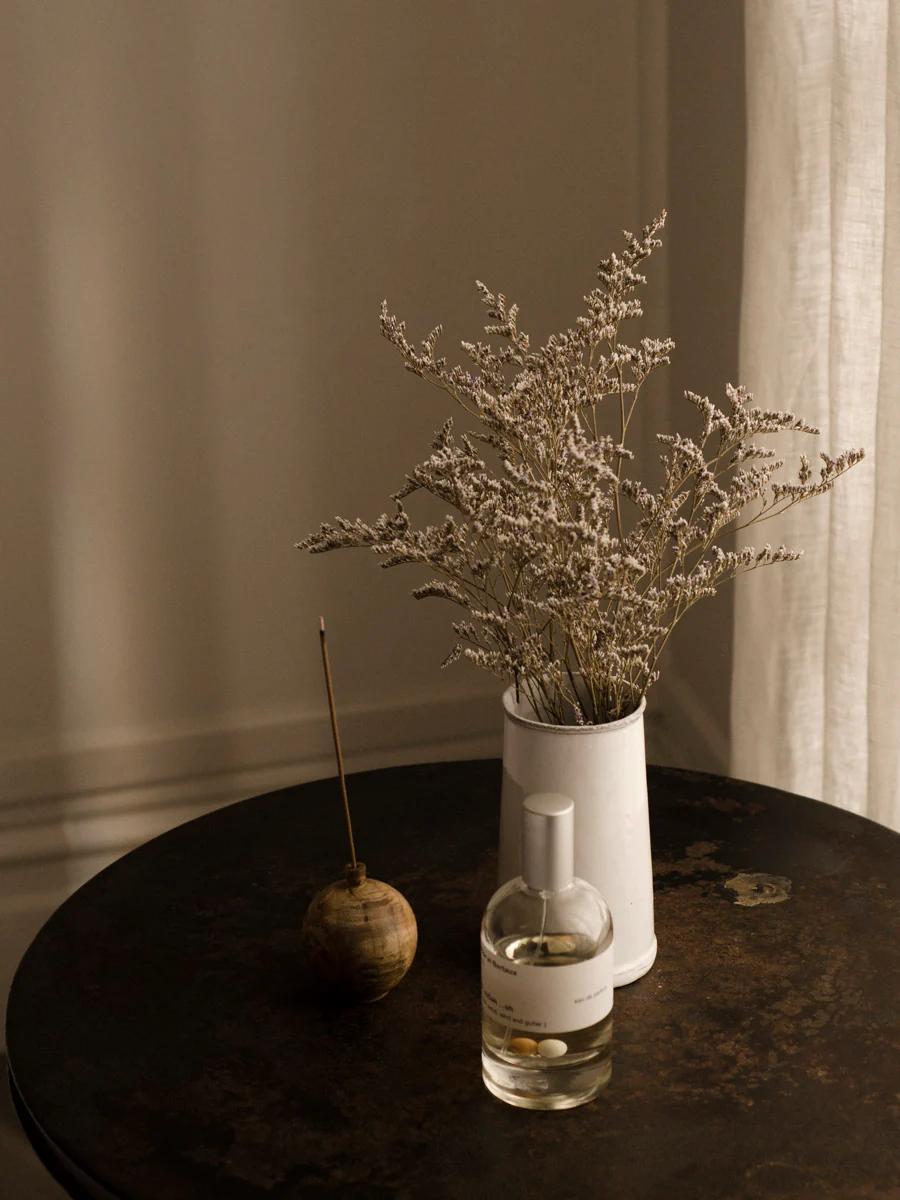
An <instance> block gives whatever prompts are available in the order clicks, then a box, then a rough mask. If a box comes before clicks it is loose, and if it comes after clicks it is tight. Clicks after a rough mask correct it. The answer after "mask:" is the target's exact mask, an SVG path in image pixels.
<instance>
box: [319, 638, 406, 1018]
mask: <svg viewBox="0 0 900 1200" xmlns="http://www.w3.org/2000/svg"><path fill="white" fill-rule="evenodd" d="M319 637H320V640H321V646H322V667H323V669H324V672H325V687H326V689H327V692H328V711H329V713H330V715H331V733H332V737H333V738H334V754H335V758H336V760H337V769H338V779H339V781H340V786H341V798H342V799H343V802H344V820H345V822H346V827H347V839H348V841H349V843H350V859H351V861H350V862H349V863H348V864H347V866H346V867H345V868H344V878H343V879H339V880H338V881H337V882H336V883H329V884H328V886H327V887H324V888H322V890H321V891H320V892H317V893H316V894H315V896H313V898H312V901H311V903H310V906H309V908H308V909H307V911H306V916H305V917H304V919H303V927H302V929H301V932H300V940H301V944H302V948H303V955H304V958H305V959H306V965H307V968H308V969H309V972H310V974H311V975H312V976H313V979H314V980H315V982H317V983H318V984H320V985H321V986H323V987H325V988H329V989H331V990H333V991H335V992H337V993H338V994H340V995H341V996H342V997H343V998H344V999H347V1000H360V1001H363V1002H364V1003H370V1002H371V1001H373V1000H380V999H381V997H382V996H386V995H387V993H388V992H389V991H390V990H391V988H395V987H396V986H397V984H398V983H399V982H400V980H401V979H402V978H403V976H404V975H405V974H406V972H407V971H408V970H409V968H410V964H411V963H412V960H413V958H414V957H415V953H416V945H417V943H418V930H417V928H416V918H415V916H414V915H413V910H412V909H411V908H410V907H409V904H408V903H407V901H406V900H405V899H404V897H403V896H401V895H400V893H399V892H398V891H397V890H396V888H392V887H391V886H390V885H389V884H387V883H382V882H381V880H380V879H369V878H367V876H366V864H365V863H362V862H358V861H357V858H356V845H355V843H354V841H353V825H352V823H351V821H350V803H349V801H348V799H347V781H346V777H345V775H344V756H343V753H342V752H341V738H340V733H339V732H338V723H337V713H336V711H335V705H334V688H333V686H332V682H331V666H330V664H329V661H328V646H327V643H326V641H325V620H324V618H320V619H319Z"/></svg>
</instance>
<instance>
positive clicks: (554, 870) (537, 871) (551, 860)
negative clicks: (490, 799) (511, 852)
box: [522, 792, 575, 892]
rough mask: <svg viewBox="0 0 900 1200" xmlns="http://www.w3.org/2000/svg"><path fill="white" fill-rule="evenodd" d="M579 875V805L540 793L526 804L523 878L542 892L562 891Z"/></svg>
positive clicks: (549, 793) (552, 795)
mask: <svg viewBox="0 0 900 1200" xmlns="http://www.w3.org/2000/svg"><path fill="white" fill-rule="evenodd" d="M574 876H575V805H574V803H573V802H572V800H571V799H570V798H569V797H568V796H560V795H558V794H556V793H555V792H538V793H536V794H535V795H533V796H526V798H525V802H524V804H523V805H522V879H523V880H524V882H525V885H526V887H530V888H533V889H534V890H535V891H538V892H559V891H561V890H562V889H563V888H565V887H568V886H569V884H570V883H571V882H572V880H573V878H574Z"/></svg>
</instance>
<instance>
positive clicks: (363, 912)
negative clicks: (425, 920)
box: [301, 862, 418, 1003]
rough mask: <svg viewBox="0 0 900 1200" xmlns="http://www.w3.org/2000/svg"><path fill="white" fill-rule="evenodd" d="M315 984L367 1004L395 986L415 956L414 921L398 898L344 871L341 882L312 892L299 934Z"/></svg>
mask: <svg viewBox="0 0 900 1200" xmlns="http://www.w3.org/2000/svg"><path fill="white" fill-rule="evenodd" d="M301 940H302V944H303V952H304V957H305V959H306V963H307V966H308V967H309V969H310V970H311V971H312V972H313V973H314V975H315V977H316V980H317V981H318V982H319V983H320V984H321V985H322V986H324V987H327V988H330V989H333V990H334V991H336V992H338V993H339V994H340V995H341V996H342V997H345V998H346V999H349V1000H359V1001H362V1002H364V1003H370V1002H372V1001H373V1000H380V999H381V997H382V996H386V995H387V993H388V992H389V991H390V990H391V989H392V988H395V987H396V986H397V984H398V983H399V982H400V980H401V979H402V978H403V976H404V975H405V974H406V972H407V971H408V970H409V968H410V965H411V963H412V960H413V958H414V957H415V953H416V945H417V942H418V930H417V928H416V918H415V915H414V914H413V910H412V909H411V908H410V906H409V904H408V903H407V901H406V900H405V899H404V897H403V896H401V894H400V893H399V892H398V891H397V890H396V889H395V888H392V887H391V886H390V885H389V884H387V883H382V882H381V880H380V879H369V878H368V877H367V876H366V865H365V863H361V862H358V863H357V864H356V866H355V867H353V866H352V865H348V866H347V869H346V876H345V878H344V879H340V880H338V881H337V882H336V883H330V884H328V886H327V887H324V888H322V890H321V891H320V892H317V893H316V895H315V896H314V897H313V899H312V903H311V904H310V906H309V908H308V909H307V912H306V917H305V918H304V921H303V928H302V930H301Z"/></svg>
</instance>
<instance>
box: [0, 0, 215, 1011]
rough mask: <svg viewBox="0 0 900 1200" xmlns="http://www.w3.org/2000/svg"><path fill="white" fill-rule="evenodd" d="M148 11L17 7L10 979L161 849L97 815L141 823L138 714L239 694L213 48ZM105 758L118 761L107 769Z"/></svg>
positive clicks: (6, 713)
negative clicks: (65, 901)
mask: <svg viewBox="0 0 900 1200" xmlns="http://www.w3.org/2000/svg"><path fill="white" fill-rule="evenodd" d="M133 16H134V14H133V13H131V12H129V11H126V10H124V9H116V8H111V9H107V10H105V16H104V21H105V23H106V29H105V31H104V36H103V37H100V36H98V33H97V27H96V25H95V22H94V21H93V19H91V13H90V12H87V11H86V10H84V9H81V8H63V9H59V8H53V9H42V8H41V7H40V6H27V7H23V8H21V9H20V10H19V11H18V13H15V14H13V13H11V11H10V10H9V9H7V10H6V13H5V21H6V24H7V25H8V26H9V27H10V28H7V29H6V30H5V40H7V39H8V44H11V45H12V46H13V53H11V54H9V56H8V61H9V64H10V69H9V70H7V71H6V72H4V75H3V80H2V83H0V87H2V88H3V90H4V92H5V95H4V98H3V99H4V102H3V104H2V105H0V112H2V118H0V119H2V120H3V121H4V123H8V125H9V130H8V132H9V135H10V139H11V144H12V145H13V146H14V147H15V159H16V161H15V169H14V170H10V171H9V172H8V175H7V180H8V187H7V188H5V189H4V193H3V198H2V201H0V203H2V204H3V206H4V208H5V209H6V213H5V219H3V220H2V221H0V229H2V231H3V233H2V236H3V238H4V243H5V244H4V248H3V254H4V259H5V260H6V263H7V269H6V270H5V271H4V277H5V278H6V279H7V280H12V281H13V283H14V286H13V287H12V288H7V289H5V294H7V295H8V296H10V297H11V298H12V301H13V302H12V303H11V304H10V306H9V308H10V311H9V313H8V314H5V319H4V321H3V322H2V326H3V332H2V336H4V338H8V339H9V340H8V344H7V346H6V347H5V351H6V352H5V353H4V356H3V357H4V369H5V370H6V371H7V372H8V375H7V379H8V384H7V386H8V387H9V388H10V389H11V390H12V392H13V394H14V395H15V405H14V410H13V412H12V414H11V419H10V421H9V429H8V431H7V435H8V437H9V438H10V439H11V444H10V443H9V442H8V443H7V446H6V448H5V451H4V470H3V472H0V479H2V486H4V490H5V487H9V488H10V490H11V495H10V497H9V502H8V503H3V504H2V505H0V521H3V523H4V526H5V527H4V529H3V538H2V542H3V545H4V550H5V552H6V555H7V557H8V560H9V561H10V562H14V563H15V564H16V570H14V571H12V572H9V573H8V576H7V585H6V586H7V589H8V590H7V596H6V599H7V609H6V612H7V621H6V623H5V624H6V628H7V635H8V637H9V641H10V645H9V647H8V653H9V658H8V659H7V661H9V662H10V664H11V669H8V670H7V672H6V673H5V676H4V682H3V684H2V685H0V699H2V705H3V713H2V727H3V732H4V741H5V743H6V744H5V745H4V755H3V757H4V759H5V765H4V767H3V774H2V797H0V846H2V849H0V896H2V901H0V954H2V960H3V963H4V966H6V965H7V964H8V965H9V966H10V967H11V965H12V963H13V962H14V961H15V959H16V957H17V956H18V954H17V952H20V951H21V950H22V949H24V945H25V944H26V943H27V941H28V939H29V938H30V936H31V935H32V934H33V933H34V931H35V928H36V926H37V924H38V923H39V922H40V920H41V919H42V918H43V916H44V915H46V912H47V911H49V909H50V908H51V907H52V906H53V904H54V903H55V902H58V900H59V899H61V898H62V897H63V896H64V895H65V894H66V893H67V892H68V891H69V890H70V889H71V887H72V886H74V885H75V884H76V883H79V882H81V880H82V879H83V878H85V877H87V875H89V874H91V873H92V871H93V870H96V869H97V867H98V866H100V865H103V863H105V862H107V861H109V860H110V858H112V857H115V854H116V853H117V852H119V851H121V850H123V849H126V848H128V847H129V846H131V845H133V844H135V842H138V841H140V840H142V837H141V833H142V831H143V828H145V827H146V823H143V822H142V821H141V820H140V819H139V818H138V819H135V818H134V817H133V816H132V818H131V819H130V820H128V821H126V822H125V823H124V824H123V823H122V822H119V823H118V825H117V824H116V822H115V821H113V822H112V823H111V826H110V827H107V828H103V823H102V821H101V820H99V819H98V818H101V817H102V816H103V815H104V813H103V808H102V807H98V804H97V803H96V798H97V796H98V795H100V794H102V795H103V801H102V804H103V805H104V806H105V808H106V811H107V812H108V813H109V812H112V814H113V815H115V812H116V810H117V808H120V807H123V806H124V807H125V808H129V807H131V805H130V802H129V800H128V798H127V796H126V797H124V798H123V797H122V796H117V795H116V788H117V787H124V788H126V790H127V788H128V786H129V785H130V784H131V782H132V780H133V772H132V771H131V769H130V768H126V769H125V770H124V771H123V773H122V774H121V775H119V776H118V777H117V773H116V772H117V763H116V754H115V749H116V747H117V746H122V745H125V744H127V743H129V742H133V741H134V739H135V735H134V732H133V729H134V724H135V721H136V719H137V720H141V719H143V720H144V721H146V722H147V723H149V724H151V725H156V724H158V723H159V722H161V721H166V720H168V721H171V720H172V719H175V720H177V719H178V718H179V717H181V716H183V715H185V714H196V713H208V712H211V711H215V708H216V706H217V704H219V703H220V698H221V694H222V686H223V679H222V676H221V671H220V664H223V663H224V661H225V657H226V656H225V653H224V646H225V636H224V631H223V628H222V612H221V594H222V590H221V588H220V586H219V584H220V576H221V569H220V566H219V558H220V537H221V529H220V524H219V521H218V519H217V513H216V504H215V495H214V487H215V464H214V462H213V458H212V456H213V454H214V451H215V440H214V437H213V429H212V416H211V404H210V380H209V378H208V374H207V363H208V361H209V355H208V353H207V342H208V329H207V327H206V313H207V311H208V307H209V304H208V300H209V297H208V294H207V287H208V283H207V281H206V280H205V279H204V278H203V271H202V263H201V254H202V250H203V242H202V238H201V235H200V233H201V225H202V221H203V214H202V211H200V204H201V202H202V198H203V194H202V191H201V189H200V187H199V185H198V177H197V167H198V162H199V160H200V147H199V138H198V135H197V130H196V126H195V118H196V116H197V96H196V92H195V85H194V78H193V77H194V72H195V54H194V48H193V42H192V37H191V30H190V28H189V24H188V16H187V10H174V11H173V10H166V11H165V12H162V11H158V12H156V13H154V12H151V11H150V10H147V11H146V12H145V13H144V14H143V15H142V17H141V20H140V21H135V20H133ZM16 18H18V19H16ZM173 26H177V27H176V28H173ZM7 144H9V143H7ZM7 526H8V527H7ZM97 743H102V745H103V747H104V749H105V750H106V751H109V750H110V749H111V750H112V751H113V753H112V754H111V755H110V754H109V753H106V754H105V755H101V757H102V758H103V761H102V763H100V764H99V767H97V769H94V766H93V765H92V749H93V747H94V746H95V745H96V744H97ZM223 751H224V752H225V754H226V755H227V744H223V743H220V755H222V753H223ZM228 765H229V764H228V762H227V759H223V761H222V762H221V767H222V768H223V769H224V768H226V767H227V766H228ZM153 769H154V770H155V772H156V773H157V775H164V774H165V773H166V764H165V763H157V764H155V767H154V768H153ZM86 814H87V815H88V816H90V818H91V822H90V823H86V822H85V819H84V818H85V815H86ZM150 825H151V826H152V821H151V822H150ZM5 982H6V981H5V979H4V978H0V989H2V990H3V991H5V986H4V985H5Z"/></svg>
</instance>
